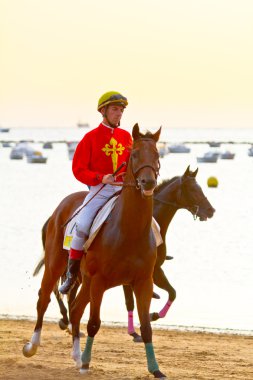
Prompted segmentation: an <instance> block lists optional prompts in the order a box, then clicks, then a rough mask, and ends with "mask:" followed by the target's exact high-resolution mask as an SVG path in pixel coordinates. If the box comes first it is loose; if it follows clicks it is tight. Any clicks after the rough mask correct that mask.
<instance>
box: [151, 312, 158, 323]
mask: <svg viewBox="0 0 253 380" xmlns="http://www.w3.org/2000/svg"><path fill="white" fill-rule="evenodd" d="M159 318H160V317H159V314H158V313H150V314H149V319H150V322H154V321H157V320H158V319H159Z"/></svg>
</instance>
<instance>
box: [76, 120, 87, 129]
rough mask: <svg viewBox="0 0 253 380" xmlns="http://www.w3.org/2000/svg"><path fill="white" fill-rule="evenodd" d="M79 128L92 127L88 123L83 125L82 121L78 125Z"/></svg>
mask: <svg viewBox="0 0 253 380" xmlns="http://www.w3.org/2000/svg"><path fill="white" fill-rule="evenodd" d="M77 126H78V128H90V125H89V124H88V123H83V122H82V121H79V122H78V123H77Z"/></svg>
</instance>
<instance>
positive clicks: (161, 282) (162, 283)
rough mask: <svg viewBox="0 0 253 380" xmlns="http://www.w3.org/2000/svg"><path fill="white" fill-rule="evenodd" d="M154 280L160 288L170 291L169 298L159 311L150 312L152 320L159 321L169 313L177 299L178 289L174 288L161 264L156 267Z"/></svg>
mask: <svg viewBox="0 0 253 380" xmlns="http://www.w3.org/2000/svg"><path fill="white" fill-rule="evenodd" d="M153 280H154V283H155V285H156V286H159V288H161V289H163V290H166V291H167V293H168V300H167V302H166V304H165V305H164V306H163V308H162V309H161V310H160V311H159V312H158V313H157V312H153V313H150V320H151V321H152V322H153V321H157V320H158V319H160V318H165V317H166V315H167V312H168V311H169V309H170V307H171V305H172V303H173V302H174V301H175V299H176V290H175V289H174V288H173V286H172V285H171V284H170V282H169V281H168V279H167V277H166V276H165V274H164V272H163V270H162V268H161V267H160V266H157V267H155V269H154V274H153Z"/></svg>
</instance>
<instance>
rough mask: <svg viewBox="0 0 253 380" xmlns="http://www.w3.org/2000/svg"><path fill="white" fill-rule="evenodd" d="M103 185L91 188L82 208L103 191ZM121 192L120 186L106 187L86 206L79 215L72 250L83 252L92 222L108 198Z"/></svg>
mask: <svg viewBox="0 0 253 380" xmlns="http://www.w3.org/2000/svg"><path fill="white" fill-rule="evenodd" d="M102 186H103V184H99V185H97V186H91V188H90V191H89V194H88V195H87V197H86V198H85V200H84V202H83V204H82V206H83V205H84V204H86V203H87V202H88V201H89V200H90V199H91V198H92V197H93V196H94V194H96V192H97V191H98V190H99V189H101V188H102ZM119 190H121V187H119V186H112V185H106V186H104V187H103V189H102V190H100V191H99V193H98V194H97V195H95V196H94V198H93V199H92V200H91V201H90V202H89V203H88V204H87V206H85V207H84V208H83V209H82V210H81V211H80V212H79V214H78V215H77V219H76V226H75V230H74V233H73V239H72V242H71V248H73V249H76V250H79V251H81V250H82V249H83V245H84V241H85V240H86V239H87V237H88V236H89V232H90V228H91V225H92V222H93V220H94V218H95V216H96V214H97V212H98V210H99V209H100V208H101V207H102V206H103V205H104V204H105V203H106V202H107V200H108V198H109V197H110V196H112V195H113V194H115V193H116V192H117V191H119Z"/></svg>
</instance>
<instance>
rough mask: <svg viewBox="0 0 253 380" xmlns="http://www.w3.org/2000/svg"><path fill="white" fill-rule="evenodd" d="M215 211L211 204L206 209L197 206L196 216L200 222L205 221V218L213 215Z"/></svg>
mask: <svg viewBox="0 0 253 380" xmlns="http://www.w3.org/2000/svg"><path fill="white" fill-rule="evenodd" d="M214 213H215V209H214V208H213V207H212V206H211V207H208V208H207V209H202V208H201V207H200V208H199V210H198V212H197V214H196V216H197V217H198V218H199V220H200V221H201V222H205V221H206V220H207V219H211V218H212V217H213V214H214Z"/></svg>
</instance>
